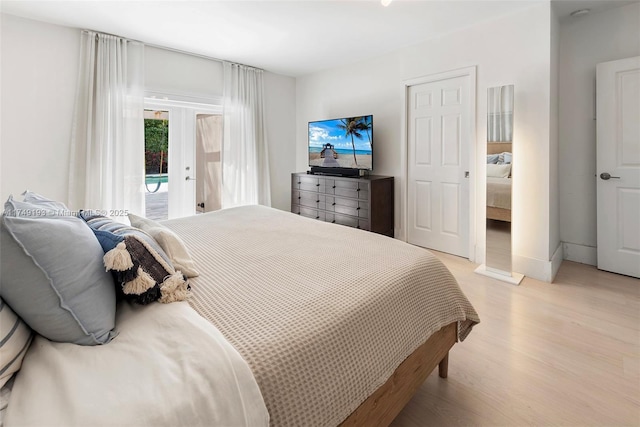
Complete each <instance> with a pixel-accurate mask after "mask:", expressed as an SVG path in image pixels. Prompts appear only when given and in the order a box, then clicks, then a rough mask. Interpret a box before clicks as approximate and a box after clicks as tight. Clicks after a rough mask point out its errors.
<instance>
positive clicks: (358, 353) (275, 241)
mask: <svg viewBox="0 0 640 427" xmlns="http://www.w3.org/2000/svg"><path fill="white" fill-rule="evenodd" d="M163 224H164V225H165V226H166V227H168V228H169V229H171V230H173V231H174V232H175V233H177V234H178V235H179V236H180V237H181V238H182V239H183V240H184V242H185V244H186V246H187V248H188V249H189V252H190V253H191V255H192V257H193V260H194V261H195V263H196V265H197V266H198V269H199V271H200V275H199V277H196V278H193V279H191V280H190V284H191V293H192V296H191V298H190V299H189V301H188V303H186V302H183V303H172V304H168V305H162V304H157V303H154V304H152V305H151V306H146V307H140V306H138V307H135V306H133V307H132V306H129V305H126V303H125V305H121V306H119V308H118V314H117V316H118V318H117V322H116V323H117V326H118V328H119V329H120V337H118V338H116V339H114V340H113V342H112V343H109V344H107V345H104V346H99V347H97V348H96V347H92V348H91V349H82V350H83V351H79V350H78V348H77V347H79V346H76V345H73V344H64V343H52V342H50V341H48V340H46V339H44V338H42V337H36V339H35V340H34V344H32V348H30V349H29V352H28V353H27V356H26V357H25V360H24V362H23V366H22V369H21V371H20V372H19V373H18V375H17V377H16V380H15V384H14V386H13V392H12V394H11V398H10V401H9V406H8V410H7V414H6V425H7V426H8V427H10V426H11V425H38V424H42V423H43V422H48V423H49V424H57V425H74V424H75V425H82V424H83V423H87V422H89V423H91V424H93V425H101V424H105V425H108V424H114V422H115V423H116V424H122V425H124V424H126V422H124V421H126V420H128V419H129V420H130V419H132V418H131V417H133V419H135V422H134V423H129V424H136V425H176V424H183V425H187V424H188V425H247V426H257V425H267V424H268V425H272V426H300V425H318V426H336V425H363V426H364V425H367V426H368V425H388V424H389V423H390V422H391V421H392V420H393V418H394V417H395V416H396V415H397V414H398V412H399V411H400V410H401V409H402V408H403V407H404V405H405V404H406V403H407V402H408V401H409V399H410V398H411V397H412V395H413V394H414V392H415V391H416V390H417V388H418V387H419V386H420V384H421V383H422V382H423V381H424V379H425V378H426V377H427V376H428V375H429V374H430V373H431V372H432V371H433V370H434V368H435V367H436V366H439V374H440V376H441V377H446V375H447V362H448V352H449V350H450V348H451V347H452V346H453V344H454V343H455V342H457V341H459V340H463V339H464V338H465V337H466V336H467V335H468V334H469V332H470V331H471V328H472V327H473V326H474V325H475V324H476V323H477V322H479V318H478V316H477V314H476V312H475V311H474V309H473V307H472V306H471V304H470V303H469V301H468V300H467V299H466V297H465V296H464V295H463V294H462V292H461V290H460V289H459V287H458V285H457V283H456V281H455V279H454V278H453V276H452V275H451V274H450V272H449V271H448V270H447V269H446V267H445V266H444V265H443V264H442V263H441V262H440V261H439V260H438V259H437V258H436V257H435V256H433V255H432V254H430V253H429V252H428V251H426V250H424V249H421V248H417V247H414V246H411V245H408V244H405V243H403V242H400V241H398V240H395V239H391V238H387V237H385V236H380V235H377V234H374V233H369V232H365V231H361V230H356V229H352V228H348V227H343V226H337V225H334V224H327V223H322V222H318V221H314V220H310V219H307V218H302V217H299V216H297V215H294V214H291V213H289V212H283V211H278V210H275V209H271V208H266V207H261V206H246V207H240V208H233V209H226V210H222V211H218V212H212V213H207V214H202V215H197V216H194V217H189V218H182V219H176V220H170V221H166V222H164V223H163ZM169 306H172V307H171V308H169ZM167 319H170V321H167ZM204 319H206V321H205V320H204ZM145 325H146V326H145ZM158 325H164V326H162V327H160V326H158ZM186 329H188V330H189V331H190V332H189V333H188V334H186V333H185V334H184V336H183V337H181V335H180V331H181V330H182V331H184V330H186ZM145 335H149V336H151V337H156V338H155V339H153V338H149V337H148V338H144V336H145ZM140 340H143V341H144V340H150V341H153V342H154V343H156V345H155V346H154V345H150V347H149V349H147V350H146V351H149V352H153V353H154V354H156V355H158V354H161V355H164V354H165V353H163V352H168V355H166V357H164V358H162V357H160V356H157V357H154V358H151V359H153V360H145V359H144V356H143V355H144V354H145V350H144V349H142V350H141V349H139V348H137V347H136V344H135V343H136V342H137V343H139V342H140ZM185 340H188V341H189V344H188V345H187V344H185V343H184V341H185ZM194 342H196V343H198V346H199V345H200V344H201V343H202V346H203V348H204V349H207V350H206V351H197V348H196V349H194ZM127 343H129V344H128V345H129V347H126V345H127ZM118 346H120V347H118ZM110 347H111V350H109V348H110ZM138 347H139V345H138ZM182 347H185V348H182ZM196 347H197V346H196ZM132 348H136V354H137V355H138V357H136V358H135V359H136V361H137V362H135V363H139V364H140V365H142V366H140V367H139V368H140V369H143V371H144V375H142V376H141V380H140V381H131V378H132V376H131V372H124V373H122V372H119V371H118V370H117V369H115V367H114V364H116V365H115V366H121V365H122V364H123V363H130V362H131V359H129V360H130V362H126V361H127V360H128V359H127V358H126V355H127V354H128V353H129V352H130V351H131V349H132ZM216 349H218V350H216ZM220 349H222V350H220ZM176 351H178V353H176ZM182 351H186V352H187V354H188V355H189V359H188V360H190V361H191V360H193V363H194V366H195V367H199V369H201V370H206V371H202V375H203V377H204V378H205V379H206V380H203V379H202V378H200V379H199V375H200V371H199V370H198V369H195V370H194V369H186V368H185V366H184V363H181V359H182V358H184V357H186V356H184V355H182V353H181V352H182ZM80 353H86V354H80ZM211 353H216V354H222V355H223V356H224V357H222V356H214V355H212V354H211ZM155 359H159V360H160V362H161V363H160V362H158V364H157V366H153V367H149V366H147V365H149V364H153V361H154V360H155ZM185 360H186V359H185ZM208 361H209V362H210V363H209V362H208ZM164 363H167V364H168V365H165V364H164ZM171 363H173V364H175V365H176V366H173V365H171ZM100 364H104V366H102V365H100ZM208 364H210V365H215V366H213V367H212V366H207V365H208ZM85 365H86V367H85V368H82V367H83V366H85ZM78 366H80V368H78ZM100 366H102V367H101V368H100ZM223 366H227V368H228V369H227V370H226V371H225V372H222V371H223V370H224V369H223V368H222V367H223ZM78 369H84V370H80V371H78ZM109 369H114V371H105V370H109ZM136 369H138V368H136ZM96 371H98V373H96ZM186 371H189V372H190V375H192V377H190V378H191V379H190V380H189V381H188V382H189V383H190V384H187V385H188V386H190V387H191V388H192V389H191V390H188V391H181V390H182V389H180V388H178V389H176V395H175V398H174V399H165V400H162V396H163V394H161V393H160V391H157V392H156V391H155V390H153V391H152V392H149V385H148V384H144V383H145V381H146V382H149V381H150V378H153V376H154V375H159V374H158V372H165V373H164V374H163V375H162V376H163V381H160V383H161V384H160V385H159V386H158V388H159V389H162V388H163V387H164V388H166V389H167V390H170V389H171V387H172V386H177V385H179V386H180V387H183V386H187V385H185V384H184V383H185V380H182V381H176V380H175V378H173V377H176V376H180V375H185V372H186ZM61 372H69V375H68V376H72V377H74V379H72V380H67V379H66V378H67V377H68V376H65V380H62V379H61V377H60V375H61ZM71 372H74V373H73V374H72V373H71ZM105 372H109V374H105ZM164 377H172V378H173V380H172V381H170V380H166V381H165V378H164ZM127 378H128V379H129V380H128V383H129V384H131V387H132V388H133V390H132V391H131V392H130V393H129V392H127V391H126V390H124V388H123V387H122V384H121V383H122V382H123V381H127ZM219 381H222V382H223V383H224V384H231V386H229V387H231V390H234V392H233V393H225V390H226V389H227V387H223V388H220V387H219V386H215V383H217V382H219ZM61 383H62V384H64V387H63V388H60V387H59V385H60V384H61ZM191 383H195V385H193V384H191ZM88 384H91V385H88ZM212 384H214V386H212ZM56 386H57V387H58V388H57V390H59V391H60V392H58V393H52V392H51V388H50V387H56ZM96 388H102V390H101V391H100V393H102V395H104V398H103V399H101V400H100V401H99V402H100V405H99V406H100V412H99V413H100V414H103V415H104V417H103V418H101V417H96V415H95V414H96V412H95V406H96V402H95V399H97V395H96V393H97V392H96V391H95V389H96ZM193 389H195V391H194V390H193ZM212 389H217V392H218V393H219V394H220V393H221V396H220V399H221V400H220V401H219V402H217V403H214V402H213V401H214V400H215V399H217V398H214V397H213V395H211V393H213V392H215V391H216V390H212ZM113 390H118V392H117V393H116V392H115V391H113ZM144 393H151V394H152V396H154V397H155V398H152V399H149V396H144V395H143V394H144ZM154 393H155V394H154ZM186 393H190V394H186ZM83 394H86V397H85V398H83V397H82V395H83ZM203 395H205V396H207V397H208V399H204V400H203V399H202V396H203ZM128 399H131V402H132V403H131V405H129V406H130V407H127V403H126V401H127V400H128ZM229 401H233V402H232V403H229ZM91 402H94V403H93V404H91ZM145 404H146V406H145V411H143V412H148V413H151V414H154V413H155V412H157V414H155V415H154V416H151V417H148V416H142V415H140V412H141V411H140V410H139V408H140V406H142V405H145ZM41 405H43V407H44V408H46V410H44V409H43V410H39V411H34V410H33V408H34V407H39V406H41ZM87 405H88V406H87ZM156 406H159V408H156ZM194 407H195V408H196V409H195V410H194ZM228 407H231V408H235V409H233V411H235V412H233V413H230V414H229V418H226V419H221V418H211V417H214V416H218V417H219V416H220V415H219V412H220V408H227V410H229V411H232V410H231V409H228ZM163 408H164V409H163ZM167 408H169V409H167ZM180 411H185V413H186V414H189V417H191V418H189V417H187V416H180ZM115 412H118V413H119V414H120V415H118V416H116V415H113V416H109V415H108V414H115ZM176 417H178V418H176ZM52 420H55V421H52ZM114 420H115V421H114ZM214 420H215V421H214ZM225 420H226V421H225Z"/></svg>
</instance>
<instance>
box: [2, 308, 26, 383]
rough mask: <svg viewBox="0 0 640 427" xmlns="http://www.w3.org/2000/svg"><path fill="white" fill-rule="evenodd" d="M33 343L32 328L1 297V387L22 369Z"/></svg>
mask: <svg viewBox="0 0 640 427" xmlns="http://www.w3.org/2000/svg"><path fill="white" fill-rule="evenodd" d="M30 343H31V329H30V328H29V327H28V326H27V324H26V323H24V322H23V321H22V319H20V318H19V317H18V316H17V315H16V314H15V313H14V312H13V310H11V308H10V307H9V306H8V305H7V303H5V302H4V300H2V299H0V387H2V386H4V385H5V383H6V382H7V381H9V379H10V378H11V376H12V375H13V374H14V373H16V372H18V371H19V370H20V366H21V365H22V359H24V355H25V354H27V349H28V348H29V344H30Z"/></svg>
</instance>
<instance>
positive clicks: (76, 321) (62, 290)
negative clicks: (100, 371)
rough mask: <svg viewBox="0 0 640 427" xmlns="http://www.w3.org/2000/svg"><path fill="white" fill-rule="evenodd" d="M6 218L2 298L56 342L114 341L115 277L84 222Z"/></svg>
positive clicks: (0, 229) (0, 262)
mask: <svg viewBox="0 0 640 427" xmlns="http://www.w3.org/2000/svg"><path fill="white" fill-rule="evenodd" d="M32 206H37V205H32ZM0 222H1V224H0V245H1V247H2V250H1V251H0V268H1V270H2V277H1V278H0V295H1V296H2V298H3V299H4V300H5V301H6V302H7V303H8V304H9V305H10V306H11V308H13V310H14V311H15V312H16V313H17V314H18V315H19V316H20V317H21V318H22V319H23V320H24V321H25V322H26V323H27V324H28V325H29V326H30V327H31V328H32V329H33V330H34V331H36V332H38V333H39V334H41V335H42V336H44V337H45V338H48V339H50V340H52V341H58V342H70V343H75V344H81V345H96V344H105V343H108V342H109V341H110V340H111V339H112V338H113V337H114V336H115V335H116V333H115V331H114V326H115V312H116V297H115V290H114V286H113V279H112V277H111V275H110V274H109V273H107V272H106V271H105V269H104V267H103V265H102V257H103V255H104V254H103V252H102V248H101V247H100V243H98V241H97V239H96V238H95V236H94V234H93V232H92V231H91V229H90V228H89V227H87V225H86V224H85V223H84V221H82V220H81V219H78V218H75V217H51V216H49V217H37V216H27V217H19V216H16V217H10V216H6V215H5V216H4V217H3V218H2V221H0Z"/></svg>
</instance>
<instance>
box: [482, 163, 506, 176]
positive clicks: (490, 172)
mask: <svg viewBox="0 0 640 427" xmlns="http://www.w3.org/2000/svg"><path fill="white" fill-rule="evenodd" d="M509 175H511V165H510V164H506V165H493V164H488V165H487V176H490V177H494V178H509Z"/></svg>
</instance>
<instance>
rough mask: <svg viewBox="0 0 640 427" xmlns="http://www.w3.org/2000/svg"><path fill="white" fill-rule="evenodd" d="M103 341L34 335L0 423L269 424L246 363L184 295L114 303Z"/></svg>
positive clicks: (62, 424)
mask: <svg viewBox="0 0 640 427" xmlns="http://www.w3.org/2000/svg"><path fill="white" fill-rule="evenodd" d="M116 322H117V329H118V331H119V333H120V334H119V336H118V337H117V338H116V339H115V340H113V341H112V342H111V343H109V344H107V345H103V346H93V347H86V346H78V345H74V344H62V343H53V342H51V341H48V340H47V339H45V338H42V337H40V336H38V337H36V339H35V341H34V342H33V343H32V345H31V348H30V349H29V352H28V353H27V356H26V358H25V360H24V362H23V365H22V370H21V371H20V372H19V375H18V376H17V378H16V381H15V384H14V386H13V391H12V393H11V397H10V402H9V407H8V409H7V413H6V417H5V420H4V421H5V426H6V427H11V426H137V427H141V426H186V425H188V426H250V427H254V426H267V425H268V424H269V415H268V412H267V409H266V407H265V405H264V401H263V399H262V395H261V394H260V390H259V388H258V386H257V384H256V381H255V379H254V377H253V374H252V373H251V370H250V369H249V367H248V365H247V364H246V362H245V361H244V360H243V359H242V357H241V356H240V355H239V354H238V352H237V351H236V350H235V349H234V348H233V347H232V346H231V345H230V344H229V343H228V342H227V340H226V339H225V338H224V337H223V336H222V334H221V333H220V332H219V331H218V329H216V328H215V327H214V326H213V325H212V324H211V323H209V322H208V321H207V320H205V319H203V318H202V317H200V316H199V315H198V314H197V313H196V312H195V311H194V310H193V309H192V308H191V307H189V305H188V304H187V303H186V302H182V303H172V304H151V305H149V306H131V305H129V304H126V303H124V304H121V305H120V306H119V307H118V314H117V318H116Z"/></svg>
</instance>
